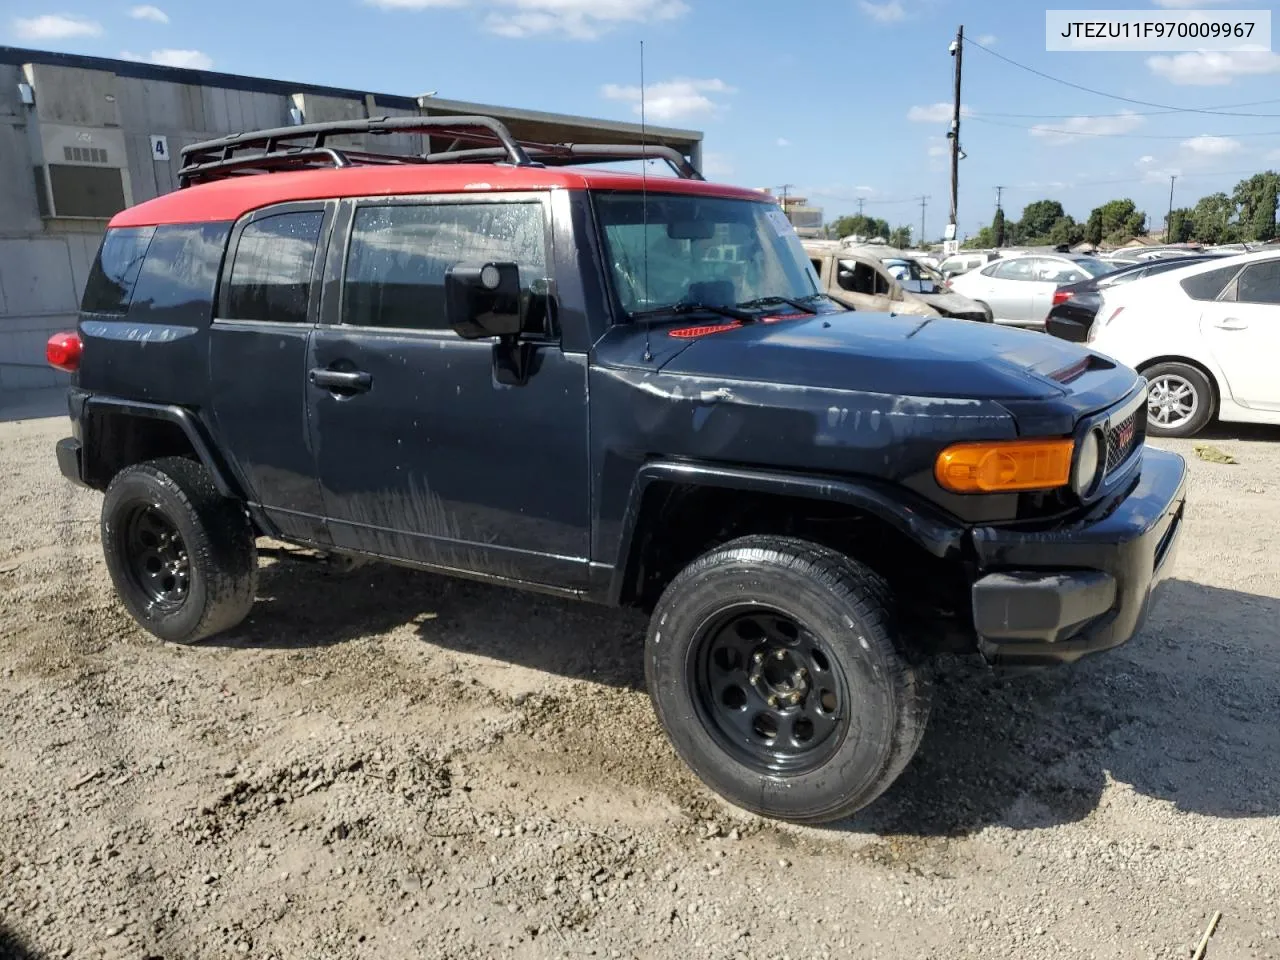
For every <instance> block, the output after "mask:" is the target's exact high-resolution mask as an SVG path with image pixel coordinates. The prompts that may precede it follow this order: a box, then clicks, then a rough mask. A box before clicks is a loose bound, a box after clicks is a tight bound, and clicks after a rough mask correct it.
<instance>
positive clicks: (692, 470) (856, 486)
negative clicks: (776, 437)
mask: <svg viewBox="0 0 1280 960" xmlns="http://www.w3.org/2000/svg"><path fill="white" fill-rule="evenodd" d="M657 482H668V483H679V484H685V485H693V486H701V487H718V488H722V489H726V490H742V491H749V492H753V493H765V494H775V495H778V496H787V497H802V498H806V499H810V500H824V501H828V502H836V503H842V504H846V505H848V506H849V507H852V508H854V509H857V510H861V511H863V512H865V513H867V514H868V515H870V516H873V517H876V518H877V519H879V520H882V521H884V522H885V523H887V524H888V525H889V526H890V527H892V528H893V529H894V530H896V531H898V532H899V533H901V534H902V535H903V536H905V537H906V538H907V539H908V540H910V541H911V542H912V543H914V544H916V545H917V546H919V547H921V548H922V549H924V550H926V551H927V552H928V553H930V554H932V555H933V556H935V557H939V558H945V557H948V556H958V555H959V554H960V553H961V551H962V550H963V547H964V543H965V538H966V537H967V534H968V530H967V528H966V527H965V526H963V525H962V524H960V523H959V522H956V521H953V520H950V519H948V518H947V517H946V516H945V515H944V514H943V513H942V511H941V510H939V509H938V508H937V507H934V506H932V505H931V504H929V503H928V502H927V501H925V500H923V499H922V498H921V497H919V496H918V495H916V494H913V493H911V492H910V491H907V490H905V489H903V488H901V487H897V486H891V485H889V484H885V483H880V482H876V481H867V480H845V479H839V478H832V477H814V476H805V475H801V474H793V473H786V472H783V471H777V470H757V469H752V468H739V467H724V466H718V465H708V464H699V463H690V462H682V461H651V462H649V463H646V464H645V465H644V466H643V467H641V468H640V469H639V470H638V471H636V476H635V479H634V480H633V481H632V484H631V491H630V494H629V495H628V498H627V509H626V513H625V514H624V515H623V518H622V525H621V531H620V536H619V540H618V553H617V557H616V562H615V564H614V568H613V577H612V579H611V583H610V584H609V601H610V603H613V604H615V605H616V604H617V603H618V602H619V600H620V598H621V597H622V593H623V590H624V587H625V584H626V580H627V577H628V576H629V575H630V571H631V562H632V559H633V557H632V554H633V552H634V548H635V541H636V535H637V533H638V532H639V531H638V529H637V528H638V524H639V521H640V511H641V509H642V507H643V504H644V498H645V494H646V492H647V491H648V489H649V487H650V486H652V485H653V484H654V483H657Z"/></svg>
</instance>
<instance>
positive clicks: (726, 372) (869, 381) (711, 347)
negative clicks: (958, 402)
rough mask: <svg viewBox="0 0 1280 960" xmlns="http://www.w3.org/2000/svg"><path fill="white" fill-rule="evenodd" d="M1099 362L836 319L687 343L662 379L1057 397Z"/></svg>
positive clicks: (1082, 353) (945, 332) (1070, 347)
mask: <svg viewBox="0 0 1280 960" xmlns="http://www.w3.org/2000/svg"><path fill="white" fill-rule="evenodd" d="M1091 367H1098V368H1106V369H1114V365H1113V364H1110V363H1109V361H1106V360H1105V359H1103V358H1102V357H1100V356H1098V355H1097V354H1094V353H1092V352H1090V351H1088V350H1084V349H1082V348H1081V347H1079V346H1076V345H1075V344H1072V343H1068V342H1066V341H1063V340H1058V339H1056V338H1054V337H1046V336H1044V335H1043V334H1041V333H1031V332H1028V331H1024V330H1011V329H1008V328H1005V327H1000V326H992V325H988V324H971V323H956V322H955V321H953V320H947V319H945V318H941V317H904V316H894V315H892V314H874V313H863V312H853V313H834V314H827V315H825V316H814V317H811V318H807V319H804V320H785V321H780V322H776V323H752V324H747V325H745V326H741V327H736V328H732V329H727V330H724V331H720V332H716V333H712V334H708V335H704V336H702V337H698V338H695V339H693V340H692V341H691V342H690V343H689V346H688V347H686V348H685V349H683V350H680V351H679V352H677V353H675V354H674V356H671V358H670V359H669V360H668V361H667V362H666V364H665V365H664V366H663V367H662V372H663V373H670V374H680V375H687V376H697V377H716V378H723V379H726V380H752V381H759V382H765V383H778V384H788V385H793V386H809V387H819V388H832V389H844V390H858V391H862V392H872V393H883V394H890V395H896V396H918V397H953V398H957V399H959V398H978V399H990V400H1008V399H1034V398H1040V397H1060V396H1063V395H1065V394H1067V393H1069V392H1071V390H1072V383H1073V382H1074V380H1075V378H1077V377H1079V376H1080V375H1081V374H1082V373H1083V372H1085V371H1086V370H1088V369H1090V368H1091Z"/></svg>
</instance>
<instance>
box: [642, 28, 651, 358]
mask: <svg viewBox="0 0 1280 960" xmlns="http://www.w3.org/2000/svg"><path fill="white" fill-rule="evenodd" d="M646 143H647V141H646V139H645V123H644V41H643V40H641V41H640V213H641V216H642V217H643V221H644V233H643V234H642V236H643V237H644V241H643V242H644V254H643V257H644V263H643V267H642V273H643V275H644V295H645V298H646V299H647V298H648V296H649V159H648V157H646V156H645V147H646ZM652 326H653V325H652V324H650V323H646V324H645V325H644V362H645V363H649V362H650V361H652V360H653V350H652V349H651V348H650V343H649V331H650V329H651V328H652Z"/></svg>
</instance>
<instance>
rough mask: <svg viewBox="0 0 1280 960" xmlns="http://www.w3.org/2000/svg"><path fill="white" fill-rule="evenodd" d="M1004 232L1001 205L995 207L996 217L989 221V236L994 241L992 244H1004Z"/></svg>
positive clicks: (1000, 245)
mask: <svg viewBox="0 0 1280 960" xmlns="http://www.w3.org/2000/svg"><path fill="white" fill-rule="evenodd" d="M1004 233H1005V229H1004V209H1003V208H1002V207H996V217H995V219H994V220H992V221H991V236H992V239H993V240H994V241H995V243H994V246H997V247H1003V246H1004V241H1005V236H1004Z"/></svg>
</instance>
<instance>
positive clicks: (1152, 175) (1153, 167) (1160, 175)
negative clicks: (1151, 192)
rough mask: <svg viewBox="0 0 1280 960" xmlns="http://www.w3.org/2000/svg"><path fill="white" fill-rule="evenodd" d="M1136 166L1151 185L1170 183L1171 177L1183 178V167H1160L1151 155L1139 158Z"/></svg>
mask: <svg viewBox="0 0 1280 960" xmlns="http://www.w3.org/2000/svg"><path fill="white" fill-rule="evenodd" d="M1134 166H1135V167H1137V168H1138V172H1139V173H1141V174H1142V179H1143V180H1146V181H1147V182H1149V183H1168V182H1169V178H1170V177H1180V176H1182V168H1181V167H1166V166H1158V165H1157V161H1156V158H1155V157H1153V156H1151V155H1150V154H1147V155H1146V156H1142V157H1139V158H1138V160H1137V162H1136V163H1134Z"/></svg>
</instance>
